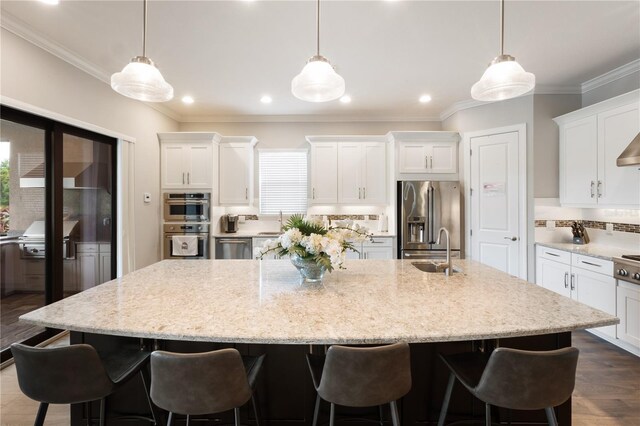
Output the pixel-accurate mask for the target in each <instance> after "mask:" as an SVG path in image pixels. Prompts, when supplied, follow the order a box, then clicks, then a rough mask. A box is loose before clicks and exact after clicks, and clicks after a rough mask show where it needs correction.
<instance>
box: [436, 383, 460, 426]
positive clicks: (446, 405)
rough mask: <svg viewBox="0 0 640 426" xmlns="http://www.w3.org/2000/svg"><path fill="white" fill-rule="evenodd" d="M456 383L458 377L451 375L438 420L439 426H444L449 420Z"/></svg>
mask: <svg viewBox="0 0 640 426" xmlns="http://www.w3.org/2000/svg"><path fill="white" fill-rule="evenodd" d="M455 383H456V375H455V374H453V373H451V374H450V375H449V383H447V391H446V392H445V393H444V400H443V401H442V408H440V417H439V418H438V426H444V421H445V419H446V418H447V411H448V410H449V402H451V394H452V393H453V385H454V384H455Z"/></svg>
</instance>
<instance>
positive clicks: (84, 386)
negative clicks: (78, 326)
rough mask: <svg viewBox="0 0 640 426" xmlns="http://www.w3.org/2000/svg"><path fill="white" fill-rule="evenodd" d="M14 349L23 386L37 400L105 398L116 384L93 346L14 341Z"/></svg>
mask: <svg viewBox="0 0 640 426" xmlns="http://www.w3.org/2000/svg"><path fill="white" fill-rule="evenodd" d="M11 353H12V354H13V359H14V362H15V364H16V371H17V373H18V384H19V385H20V390H21V391H22V392H23V393H24V394H25V395H26V396H28V397H29V398H31V399H34V400H36V401H40V402H46V403H51V404H76V403H81V402H86V401H94V400H96V399H100V398H103V397H105V396H107V395H109V394H110V393H111V391H112V389H113V388H114V385H113V382H112V381H111V379H109V376H108V375H107V372H106V371H105V369H104V366H103V365H102V361H101V360H100V357H99V356H98V353H97V352H96V350H95V348H94V347H93V346H90V345H85V344H81V345H71V346H62V347H58V348H34V347H31V346H26V345H22V344H19V343H14V344H13V345H11Z"/></svg>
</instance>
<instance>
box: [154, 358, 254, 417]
mask: <svg viewBox="0 0 640 426" xmlns="http://www.w3.org/2000/svg"><path fill="white" fill-rule="evenodd" d="M249 398H251V388H250V387H249V382H248V381H247V373H246V371H245V368H244V364H243V363H242V357H241V356H240V353H239V352H238V351H237V350H235V349H221V350H218V351H213V352H203V353H196V354H179V353H173V352H165V351H155V352H153V353H152V354H151V399H152V401H153V402H154V403H155V404H156V405H157V406H158V407H160V408H163V409H165V410H168V411H170V412H172V413H178V414H190V415H199V414H211V413H219V412H222V411H227V410H230V409H232V408H235V407H240V406H241V405H243V404H244V403H245V402H247V401H248V400H249Z"/></svg>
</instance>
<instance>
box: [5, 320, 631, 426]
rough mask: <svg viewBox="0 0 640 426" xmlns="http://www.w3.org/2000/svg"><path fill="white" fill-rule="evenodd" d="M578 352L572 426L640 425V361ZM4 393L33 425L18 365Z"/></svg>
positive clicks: (8, 372)
mask: <svg viewBox="0 0 640 426" xmlns="http://www.w3.org/2000/svg"><path fill="white" fill-rule="evenodd" d="M65 344H69V340H68V338H63V339H60V340H59V341H57V342H55V343H54V345H56V346H58V345H65ZM573 346H575V347H577V348H578V349H580V358H579V360H578V372H577V376H576V388H575V391H574V393H573V425H574V426H636V425H640V359H639V358H637V357H635V356H634V355H631V354H629V353H628V352H625V351H623V350H622V349H619V348H617V347H615V346H613V345H611V344H610V343H608V342H605V341H603V340H601V339H599V338H597V337H595V336H593V335H592V334H590V333H587V332H584V331H582V332H577V333H574V334H573ZM0 391H1V392H0V398H1V407H0V426H23V425H24V426H27V425H32V424H33V420H34V418H35V414H36V411H37V408H38V404H37V403H36V402H34V401H31V400H30V399H28V398H27V397H25V396H24V395H22V393H20V389H19V388H18V383H17V380H16V371H15V367H14V366H13V365H11V366H9V367H7V368H5V369H3V370H2V371H1V372H0ZM68 424H69V408H68V406H66V405H51V406H50V407H49V411H48V413H47V421H46V422H45V425H68Z"/></svg>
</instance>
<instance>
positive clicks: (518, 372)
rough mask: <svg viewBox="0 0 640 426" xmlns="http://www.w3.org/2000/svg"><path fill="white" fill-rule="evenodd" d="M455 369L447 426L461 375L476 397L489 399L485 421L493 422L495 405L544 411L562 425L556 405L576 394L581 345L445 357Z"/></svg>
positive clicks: (446, 403) (444, 407) (442, 413)
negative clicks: (542, 349)
mask: <svg viewBox="0 0 640 426" xmlns="http://www.w3.org/2000/svg"><path fill="white" fill-rule="evenodd" d="M440 357H441V358H442V360H443V361H444V363H445V364H446V365H447V367H449V369H450V370H451V375H450V376H449V384H448V385H447V392H446V394H445V398H444V401H443V402H442V409H441V411H440V418H439V420H438V426H443V425H444V421H445V418H446V416H447V409H448V408H449V400H450V399H451V392H452V391H453V385H454V383H455V381H456V378H457V379H458V380H460V382H461V383H462V384H463V385H464V387H466V388H467V389H468V390H469V392H471V394H473V396H475V397H476V398H478V399H480V400H481V401H483V402H484V403H485V423H486V425H487V426H490V425H491V406H492V405H495V406H498V407H503V408H510V409H513V410H542V409H544V410H545V412H546V414H547V420H548V422H549V424H550V425H552V426H556V425H557V424H558V421H557V420H556V415H555V412H554V411H553V407H555V406H558V405H560V404H562V403H563V402H565V401H566V400H568V399H569V398H570V397H571V394H572V393H573V388H574V385H575V380H576V366H577V364H578V349H576V348H563V349H557V350H553V351H544V352H538V351H535V352H532V351H522V350H518V349H510V348H497V349H496V350H494V351H493V352H492V353H491V355H490V356H487V355H486V354H484V353H482V352H470V353H462V354H454V355H440Z"/></svg>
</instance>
